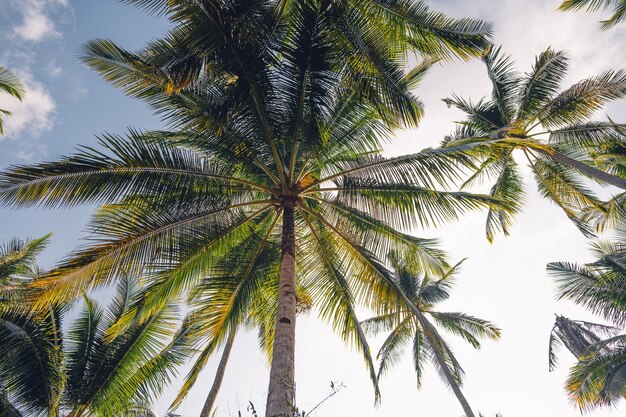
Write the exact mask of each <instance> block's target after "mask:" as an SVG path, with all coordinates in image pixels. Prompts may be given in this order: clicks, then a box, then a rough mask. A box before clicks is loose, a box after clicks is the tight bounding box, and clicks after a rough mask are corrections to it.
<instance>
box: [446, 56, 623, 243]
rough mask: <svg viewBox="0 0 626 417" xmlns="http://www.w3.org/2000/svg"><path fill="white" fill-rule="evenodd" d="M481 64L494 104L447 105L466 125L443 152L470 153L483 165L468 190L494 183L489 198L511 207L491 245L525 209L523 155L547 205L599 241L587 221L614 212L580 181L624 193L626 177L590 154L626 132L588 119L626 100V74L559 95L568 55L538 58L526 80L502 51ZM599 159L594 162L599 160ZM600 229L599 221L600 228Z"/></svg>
mask: <svg viewBox="0 0 626 417" xmlns="http://www.w3.org/2000/svg"><path fill="white" fill-rule="evenodd" d="M483 61H484V63H485V65H486V68H487V73H488V75H489V79H490V80H491V82H492V85H493V91H492V96H491V98H490V99H481V100H479V101H478V102H475V103H474V102H471V101H469V100H465V99H463V98H461V97H459V96H456V95H454V96H452V97H451V98H447V99H445V100H444V101H445V102H446V103H447V104H448V105H449V106H454V107H456V108H458V109H460V110H461V111H463V112H464V113H465V114H466V115H467V118H466V119H465V120H464V121H462V122H458V124H459V127H458V128H457V130H456V131H455V132H454V133H453V134H452V135H451V136H449V137H447V138H446V140H445V141H444V143H443V146H444V147H447V148H455V147H456V148H467V152H469V153H472V154H474V155H477V156H479V157H480V158H482V164H481V165H480V167H479V168H478V169H477V170H476V171H475V172H474V173H473V174H472V175H471V176H470V178H469V179H468V180H467V181H466V182H465V183H464V184H463V186H464V187H469V186H471V185H473V184H477V183H480V182H481V181H483V180H484V179H485V178H489V179H491V178H493V179H494V180H495V181H494V183H493V186H492V188H491V190H490V194H491V195H492V196H494V197H498V198H500V199H503V200H506V201H508V202H509V203H510V206H511V208H512V210H510V211H509V212H508V213H507V212H505V211H502V210H491V211H489V214H488V216H487V224H486V233H487V237H488V239H489V240H490V241H491V240H493V238H494V236H495V235H496V233H498V232H499V231H502V232H503V233H504V234H505V235H506V234H508V233H509V229H510V227H511V224H512V221H513V215H514V214H515V213H516V212H518V211H519V210H520V209H521V206H522V204H523V201H524V194H525V193H524V189H523V181H522V175H521V173H520V170H519V164H518V162H517V161H516V159H515V155H514V151H515V150H521V154H522V155H523V156H524V157H525V159H526V161H528V165H529V167H530V168H531V170H532V172H533V174H534V176H535V179H536V181H537V186H538V188H539V191H540V193H541V194H542V195H543V197H545V198H547V199H549V200H551V201H552V202H554V203H555V204H557V205H558V206H559V207H560V208H561V209H562V210H563V211H564V212H565V214H566V215H567V216H568V217H569V218H570V219H571V220H572V221H573V222H574V223H575V224H576V226H577V227H578V228H579V229H580V230H581V231H582V232H583V233H584V234H585V235H588V236H591V235H593V227H592V225H590V224H589V223H588V221H586V220H587V219H589V218H593V217H596V218H597V219H604V218H607V217H609V216H610V214H611V210H610V208H609V207H607V205H605V204H604V203H603V202H602V201H601V200H600V199H599V198H598V197H597V196H595V195H594V193H593V192H592V190H591V189H590V188H589V187H588V186H587V185H586V184H585V181H584V180H583V179H582V177H581V176H580V175H579V174H583V176H585V177H588V178H592V179H594V180H596V181H599V182H601V183H607V184H611V185H613V186H616V187H619V188H621V189H622V190H624V189H626V177H624V176H621V175H613V174H612V173H610V172H606V171H602V170H601V169H598V168H597V167H596V166H594V161H592V160H589V158H588V152H585V149H589V148H594V149H596V150H597V149H598V146H599V145H605V144H609V143H610V144H615V143H618V142H619V140H620V138H621V137H622V136H623V133H622V132H621V130H620V129H623V127H624V125H618V124H615V123H613V122H612V121H611V120H609V121H607V122H597V121H590V117H591V116H593V115H594V114H595V112H596V111H597V110H599V109H600V108H602V106H603V105H604V104H605V103H608V102H611V101H614V100H618V99H623V98H624V97H626V71H623V70H620V71H605V72H603V73H602V74H600V75H598V76H595V77H591V78H588V79H586V80H583V81H580V82H578V83H576V84H574V85H573V86H571V87H569V88H567V89H566V90H564V91H561V92H559V86H560V82H561V80H562V79H563V77H564V76H565V74H566V71H567V67H568V58H567V56H566V54H565V53H564V52H557V51H554V50H552V49H547V50H546V51H545V52H543V53H541V54H540V55H539V56H537V58H536V60H535V64H534V65H533V68H532V70H531V71H530V72H529V73H527V74H524V75H521V76H520V75H519V74H517V73H516V72H515V71H514V70H513V67H512V62H511V59H510V58H509V57H508V56H505V55H502V54H501V50H500V48H493V49H492V50H491V51H490V52H489V53H488V54H487V55H485V57H484V58H483ZM622 143H623V142H622ZM599 159H601V158H600V155H596V159H595V160H596V161H597V160H599ZM613 212H615V210H613ZM602 224H603V222H602V221H600V220H598V221H597V227H602Z"/></svg>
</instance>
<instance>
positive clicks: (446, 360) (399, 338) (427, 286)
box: [362, 256, 500, 417]
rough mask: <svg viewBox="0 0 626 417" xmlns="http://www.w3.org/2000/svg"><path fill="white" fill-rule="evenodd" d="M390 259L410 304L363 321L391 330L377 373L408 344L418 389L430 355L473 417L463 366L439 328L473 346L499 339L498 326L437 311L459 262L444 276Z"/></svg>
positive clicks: (377, 330)
mask: <svg viewBox="0 0 626 417" xmlns="http://www.w3.org/2000/svg"><path fill="white" fill-rule="evenodd" d="M391 263H392V265H393V269H394V276H393V280H394V281H395V282H396V285H397V286H398V287H399V288H401V291H402V292H403V294H404V295H405V300H406V304H405V305H403V306H402V307H400V308H399V309H398V310H396V311H393V312H392V313H388V314H383V315H380V316H377V317H373V318H371V319H368V320H365V321H364V322H363V323H362V325H363V328H364V329H365V330H366V331H369V332H372V333H374V334H377V333H380V332H383V331H385V332H390V333H389V336H388V337H387V338H386V339H385V341H384V342H383V344H382V346H381V348H380V351H379V352H378V359H380V368H379V370H378V374H377V377H378V378H380V377H381V376H383V375H384V374H386V373H388V372H389V370H390V369H391V368H392V366H393V365H394V364H395V363H397V361H398V360H399V357H400V355H401V354H402V350H403V349H404V347H406V345H410V346H411V348H412V352H413V363H414V367H415V373H416V376H417V386H418V388H419V387H420V386H421V383H422V376H423V372H424V363H425V362H426V361H429V360H430V361H431V362H432V363H433V364H434V365H435V367H436V368H437V370H438V371H439V373H440V375H441V376H442V378H443V379H444V381H445V382H446V384H448V386H449V387H450V388H451V389H452V391H453V392H454V395H455V396H456V397H457V399H458V401H459V403H460V404H461V406H462V407H463V411H464V412H465V415H466V417H474V416H475V414H474V412H473V411H472V408H471V407H470V405H469V403H468V401H467V399H466V398H465V396H464V395H463V392H462V391H461V380H462V376H463V369H462V368H461V366H460V364H459V362H458V361H457V359H456V357H455V356H454V354H453V353H452V350H451V348H450V347H449V345H448V343H447V342H446V340H445V339H444V338H443V337H442V336H441V334H440V333H439V330H438V327H440V328H442V329H444V330H446V331H448V332H450V333H452V334H454V335H457V336H460V337H462V338H463V339H464V340H465V341H466V342H468V343H469V344H471V345H472V346H473V347H474V348H480V342H479V340H478V339H480V338H485V337H486V338H490V339H492V340H496V339H498V338H499V337H500V329H498V327H496V326H495V325H493V324H492V323H490V322H488V321H486V320H482V319H479V318H476V317H472V316H469V315H467V314H465V313H456V312H441V311H437V310H436V304H438V303H440V302H442V301H445V300H446V299H448V297H449V296H450V293H449V291H450V288H451V286H452V285H453V284H454V275H455V274H456V273H457V272H458V268H459V266H460V264H461V262H459V263H458V264H457V265H455V266H454V267H452V268H450V269H449V270H448V271H446V272H445V274H444V275H443V276H442V277H440V278H434V277H432V276H429V275H423V274H420V273H415V272H413V271H412V270H411V269H412V268H411V265H410V264H407V262H406V261H404V260H403V259H399V258H398V257H397V256H392V257H391Z"/></svg>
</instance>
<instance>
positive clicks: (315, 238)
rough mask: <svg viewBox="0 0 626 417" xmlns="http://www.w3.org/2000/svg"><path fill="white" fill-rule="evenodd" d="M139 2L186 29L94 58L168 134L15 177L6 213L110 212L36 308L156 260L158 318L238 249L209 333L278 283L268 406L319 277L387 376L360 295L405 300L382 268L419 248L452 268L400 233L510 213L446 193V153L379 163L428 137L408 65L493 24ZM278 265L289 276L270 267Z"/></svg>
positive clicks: (451, 170)
mask: <svg viewBox="0 0 626 417" xmlns="http://www.w3.org/2000/svg"><path fill="white" fill-rule="evenodd" d="M128 2H130V3H135V4H138V5H140V6H143V7H145V8H147V9H149V10H153V11H161V12H163V13H165V14H167V16H168V18H169V19H170V20H171V21H172V23H173V24H174V29H172V30H171V31H170V33H169V34H168V35H167V36H165V37H164V38H163V39H160V40H156V41H153V42H151V43H150V44H149V45H148V46H147V47H146V48H145V49H144V50H143V51H141V52H140V53H131V52H129V51H126V50H124V49H123V48H120V47H118V46H116V45H114V44H113V43H112V42H110V41H106V40H99V41H92V42H90V43H89V44H88V46H87V51H86V57H85V62H86V63H87V64H88V65H89V66H91V67H92V68H95V69H96V70H97V71H99V72H100V73H101V74H102V75H103V76H104V78H105V79H106V80H108V81H109V82H111V83H113V84H114V85H116V86H119V87H121V88H123V89H124V90H125V91H126V92H127V93H128V94H130V95H131V96H134V97H139V98H142V99H145V100H146V101H147V102H148V103H150V104H151V105H152V106H153V107H154V108H155V109H156V111H157V112H159V114H161V115H162V116H163V118H164V120H165V121H167V122H169V123H170V125H171V127H172V130H171V131H159V132H138V131H131V132H130V133H129V134H128V135H127V137H125V138H123V137H119V136H113V135H105V136H104V137H103V138H102V139H101V145H102V147H103V148H104V149H103V150H95V149H89V148H84V149H82V150H81V151H79V152H78V153H77V154H75V155H72V156H70V157H67V158H63V159H62V160H61V161H60V162H56V163H45V164H40V165H38V166H31V167H27V166H18V167H13V168H11V169H10V170H9V171H7V172H6V173H5V174H4V175H3V176H2V178H1V179H0V201H1V202H2V204H4V205H8V206H29V205H33V204H42V205H45V206H59V205H60V206H72V205H76V204H80V203H87V202H98V203H108V204H107V205H105V206H104V207H102V208H101V209H100V210H99V211H98V212H97V213H96V216H95V220H94V224H93V231H94V232H95V236H98V237H99V241H97V242H95V243H94V244H93V245H92V246H90V247H88V248H86V249H84V250H81V251H78V252H76V253H74V254H73V256H71V257H70V258H68V260H67V261H66V262H64V263H63V264H61V265H60V266H59V268H57V269H56V270H55V271H53V272H51V273H50V274H48V275H47V277H46V279H44V280H41V281H38V283H37V285H39V286H45V287H46V289H47V291H46V292H45V293H44V294H43V296H42V297H41V298H40V299H39V302H38V303H39V305H45V304H46V303H48V302H49V301H51V300H59V299H68V298H73V297H76V296H78V295H79V294H80V293H81V292H82V291H85V290H87V289H89V288H93V287H95V286H99V285H104V284H107V283H109V282H111V281H112V280H114V279H116V277H117V276H118V275H119V273H120V272H122V271H123V272H125V273H128V272H129V271H131V272H133V271H135V272H139V271H143V270H145V269H146V268H148V269H157V270H158V271H159V273H158V274H157V275H156V277H155V278H154V279H153V282H152V284H151V286H150V288H149V289H148V290H147V293H146V298H145V300H144V302H143V303H142V306H141V308H140V311H139V313H138V315H139V320H143V316H145V315H149V314H150V313H151V312H153V311H154V310H155V309H158V308H160V307H161V306H162V305H163V304H164V303H165V301H166V300H167V299H170V298H172V297H175V296H177V295H179V294H182V293H185V292H189V290H192V289H194V288H195V287H197V286H198V284H199V282H200V280H201V278H202V277H204V276H213V275H218V276H219V274H216V273H215V272H216V271H215V268H219V265H221V261H222V260H224V259H228V256H230V255H231V254H233V253H234V254H236V255H237V259H236V260H237V262H236V264H235V265H234V267H233V269H232V271H231V279H230V280H229V281H228V282H226V283H225V285H227V284H228V285H229V286H227V287H225V288H226V289H225V290H224V291H221V292H219V293H218V294H214V295H212V296H213V297H216V299H217V300H218V301H219V302H220V303H222V308H221V309H215V310H214V311H212V312H210V314H212V315H213V317H212V319H211V320H210V321H209V323H210V324H211V325H210V326H204V327H203V328H202V329H201V330H202V331H203V332H204V334H205V337H207V338H209V340H211V342H212V343H213V344H216V345H219V344H220V343H221V342H222V340H224V339H225V338H226V337H228V335H229V334H230V333H231V331H232V330H233V329H235V328H236V327H237V326H238V325H239V324H240V323H242V322H243V321H244V320H245V319H246V318H247V314H246V313H247V311H248V309H247V306H248V305H249V303H250V301H251V300H252V299H253V298H254V294H255V293H256V292H257V291H258V289H259V288H261V287H262V286H263V284H264V281H263V280H264V279H269V278H268V277H275V278H276V280H277V281H276V282H275V283H274V285H276V286H277V287H278V288H279V289H280V290H279V291H277V294H278V299H277V301H276V306H277V307H276V316H275V330H274V334H273V335H272V346H273V350H272V351H273V357H272V361H271V370H270V384H269V389H268V399H267V407H266V415H267V416H272V417H274V416H284V415H290V414H291V413H292V411H293V404H294V395H295V388H294V372H295V369H294V352H295V322H296V292H295V290H296V286H297V282H296V277H297V276H298V278H299V279H300V280H302V281H307V280H308V281H314V284H315V289H313V290H312V292H313V294H314V297H313V298H314V300H316V302H317V303H318V305H319V306H320V310H321V312H322V316H323V317H324V318H325V319H327V320H328V321H330V322H331V323H333V325H334V327H335V329H336V330H337V331H338V332H339V333H340V334H341V335H342V337H344V338H345V339H347V340H351V341H354V342H355V343H356V346H357V347H358V349H359V350H360V351H361V352H362V354H363V356H364V358H365V360H366V362H367V363H368V366H369V367H370V368H371V357H370V354H369V348H368V346H367V342H366V340H365V338H364V337H363V334H362V331H361V329H360V326H359V322H358V320H357V318H356V314H355V305H356V304H355V303H356V302H357V301H362V302H364V303H365V304H375V303H376V300H377V298H378V296H377V295H378V294H382V295H384V294H385V293H386V292H387V293H395V294H399V292H398V291H397V289H396V288H395V286H394V284H393V282H392V281H390V280H389V275H388V274H387V271H386V269H385V268H384V267H383V266H382V263H381V262H379V261H378V259H379V258H380V259H382V257H384V256H385V255H386V254H387V252H388V251H389V249H391V248H395V249H398V250H404V249H407V250H409V251H410V253H412V254H415V255H414V256H416V257H419V259H420V261H421V266H422V268H423V269H424V270H427V271H432V270H434V271H440V270H441V269H443V268H445V267H446V262H445V259H444V257H443V254H442V253H441V252H440V251H439V250H438V249H437V248H436V247H434V242H433V241H431V240H428V239H419V238H415V237H413V236H410V235H407V234H405V233H402V232H401V231H399V229H401V230H404V231H407V230H408V229H410V228H412V227H414V226H418V225H426V224H433V223H435V224H436V223H439V222H441V221H445V220H449V219H453V218H456V217H457V215H458V214H459V213H461V212H464V211H466V210H468V209H474V208H478V207H483V206H497V207H500V208H501V207H503V204H502V203H501V202H500V201H499V200H497V199H493V198H490V197H488V196H482V195H472V194H469V193H463V192H449V191H445V192H444V191H439V190H438V189H439V188H438V187H439V186H445V185H449V183H450V180H451V179H452V178H456V177H457V176H458V172H459V168H460V167H459V159H458V158H456V157H455V158H452V157H448V156H447V151H438V150H426V151H423V152H420V153H417V154H413V155H406V156H402V157H397V158H385V157H383V156H381V155H380V152H381V148H382V145H383V143H384V142H385V141H386V140H387V139H388V138H389V137H390V134H391V131H392V129H394V128H397V127H399V126H406V125H408V126H414V125H415V124H416V123H417V121H418V120H419V117H420V115H421V113H422V107H421V103H420V102H419V100H417V98H416V97H414V96H413V95H412V94H411V93H410V89H411V88H413V87H415V85H416V84H417V82H419V80H420V79H421V77H422V76H423V74H424V73H425V72H426V70H427V68H428V65H427V64H420V65H418V66H417V67H416V68H414V69H412V70H411V71H409V72H408V73H405V71H404V68H403V67H402V65H403V63H404V60H405V57H406V54H407V53H408V52H411V51H415V52H424V53H428V54H429V55H430V56H434V57H436V58H449V57H451V56H452V55H460V56H462V57H469V56H472V55H476V54H478V53H480V52H481V51H482V50H484V47H485V45H486V40H485V35H486V34H488V31H489V27H488V26H487V25H485V24H483V23H481V22H477V21H471V20H453V19H449V18H447V17H445V16H443V15H441V14H438V13H433V12H430V11H429V10H428V9H427V8H426V7H425V6H424V5H423V4H422V3H419V2H418V3H414V2H410V1H384V2H382V1H381V2H378V1H375V2H371V1H350V2H344V1H317V0H310V1H280V2H271V1H252V0H248V1H238V2H232V1H223V2H221V1H206V2H189V1H167V2H166V1H163V0H160V1H155V0H134V1H130V0H129V1H128ZM386 23H389V24H388V25H387V24H386ZM462 162H463V163H469V161H468V160H464V161H462ZM267 259H270V260H271V261H272V262H273V263H268V260H267ZM296 259H298V262H296ZM155 264H156V267H155ZM264 265H273V266H272V268H274V270H273V271H274V273H273V274H269V275H268V274H262V273H259V271H260V270H261V269H263V268H265V266H264ZM296 271H298V274H297V273H296ZM217 272H219V271H217ZM370 374H371V375H372V379H373V380H374V381H375V378H374V377H373V376H374V372H373V371H370Z"/></svg>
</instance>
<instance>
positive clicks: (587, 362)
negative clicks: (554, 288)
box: [548, 229, 626, 410]
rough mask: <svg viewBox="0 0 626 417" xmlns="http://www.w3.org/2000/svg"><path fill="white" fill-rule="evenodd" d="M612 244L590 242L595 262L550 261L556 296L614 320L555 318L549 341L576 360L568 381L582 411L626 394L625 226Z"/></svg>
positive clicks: (551, 351) (551, 357) (553, 357)
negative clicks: (598, 322) (555, 284)
mask: <svg viewBox="0 0 626 417" xmlns="http://www.w3.org/2000/svg"><path fill="white" fill-rule="evenodd" d="M617 237H618V239H617V240H616V241H614V242H598V243H595V244H594V245H593V249H594V252H595V253H596V255H597V256H598V258H599V259H598V260H597V261H595V262H592V263H589V264H586V265H576V264H571V263H567V262H553V263H550V264H548V271H549V272H550V273H551V274H553V275H555V276H556V277H557V283H558V285H559V297H560V298H565V299H569V300H572V301H574V302H575V303H576V304H579V305H581V306H583V307H586V308H588V309H589V310H590V311H591V312H592V313H595V314H598V315H600V316H601V317H602V318H604V319H605V320H608V321H610V322H611V323H613V326H606V325H601V324H595V323H588V322H580V321H574V320H569V319H565V318H562V317H557V323H556V325H555V329H554V330H553V334H552V336H551V341H550V364H551V366H553V365H554V364H555V358H556V356H555V354H556V352H555V351H554V347H555V345H557V344H558V343H562V344H564V345H565V346H566V347H567V348H568V350H570V352H572V353H573V354H574V355H575V356H576V357H577V358H578V363H577V364H576V365H574V367H572V369H571V371H570V375H569V377H568V379H567V384H566V387H567V390H568V392H569V395H570V397H571V398H572V400H573V401H574V402H575V403H576V404H578V406H579V407H580V408H581V409H583V410H588V409H592V408H595V407H597V406H602V405H612V404H614V403H615V402H617V401H619V400H620V399H623V398H624V397H626V334H624V326H625V325H626V230H624V229H621V230H619V232H618V234H617Z"/></svg>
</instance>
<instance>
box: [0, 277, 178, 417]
mask: <svg viewBox="0 0 626 417" xmlns="http://www.w3.org/2000/svg"><path fill="white" fill-rule="evenodd" d="M137 295H138V292H137V288H136V287H135V286H134V285H133V284H132V282H131V281H130V280H122V281H120V284H119V285H118V288H117V293H116V295H115V297H114V299H113V301H112V302H111V304H110V306H109V307H108V308H107V309H106V310H104V309H103V308H101V307H100V306H99V305H98V304H97V303H96V302H95V301H93V300H92V299H89V298H86V297H85V298H84V302H83V306H82V308H81V310H80V312H79V315H78V318H77V319H76V320H75V321H74V322H73V323H71V324H70V325H69V328H68V329H67V331H65V329H64V328H63V324H62V322H63V316H64V315H65V313H66V312H67V310H68V308H67V307H63V308H49V309H47V310H37V311H33V310H31V309H30V308H29V306H28V304H27V303H25V302H24V300H22V302H13V303H8V304H0V397H1V399H2V401H1V402H0V407H3V408H2V409H0V411H2V412H3V413H4V414H2V413H0V414H2V415H3V416H5V415H10V416H18V417H21V416H24V417H31V416H37V415H46V416H49V417H58V416H67V417H80V416H92V417H105V416H115V417H134V416H137V417H139V416H146V417H149V416H152V415H153V414H150V413H151V412H150V409H149V407H147V406H144V405H143V404H147V403H149V402H150V401H152V400H153V399H154V398H155V397H156V396H157V395H159V394H160V393H161V392H162V390H163V389H164V388H165V386H166V384H168V383H169V382H170V378H171V377H172V375H173V373H174V372H175V368H176V367H177V366H180V365H181V364H182V363H184V362H185V361H186V359H187V357H188V355H189V353H190V352H189V349H188V348H187V347H186V343H185V342H184V339H185V335H184V334H182V333H178V334H176V335H175V336H174V331H175V329H176V324H177V314H176V309H175V308H173V307H172V306H166V307H164V308H163V309H162V310H160V311H159V312H157V313H155V314H153V315H152V316H151V317H150V318H149V319H148V320H146V321H145V322H144V323H137V322H132V323H129V324H127V326H126V328H125V330H124V331H123V332H121V333H120V334H119V335H116V336H115V335H112V333H111V330H112V327H111V326H112V325H113V324H114V323H116V322H117V321H118V320H120V318H122V317H123V316H124V315H125V314H127V313H128V311H129V310H130V309H132V308H133V307H134V305H135V304H136V303H137V302H138V301H137ZM172 337H173V338H172Z"/></svg>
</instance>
